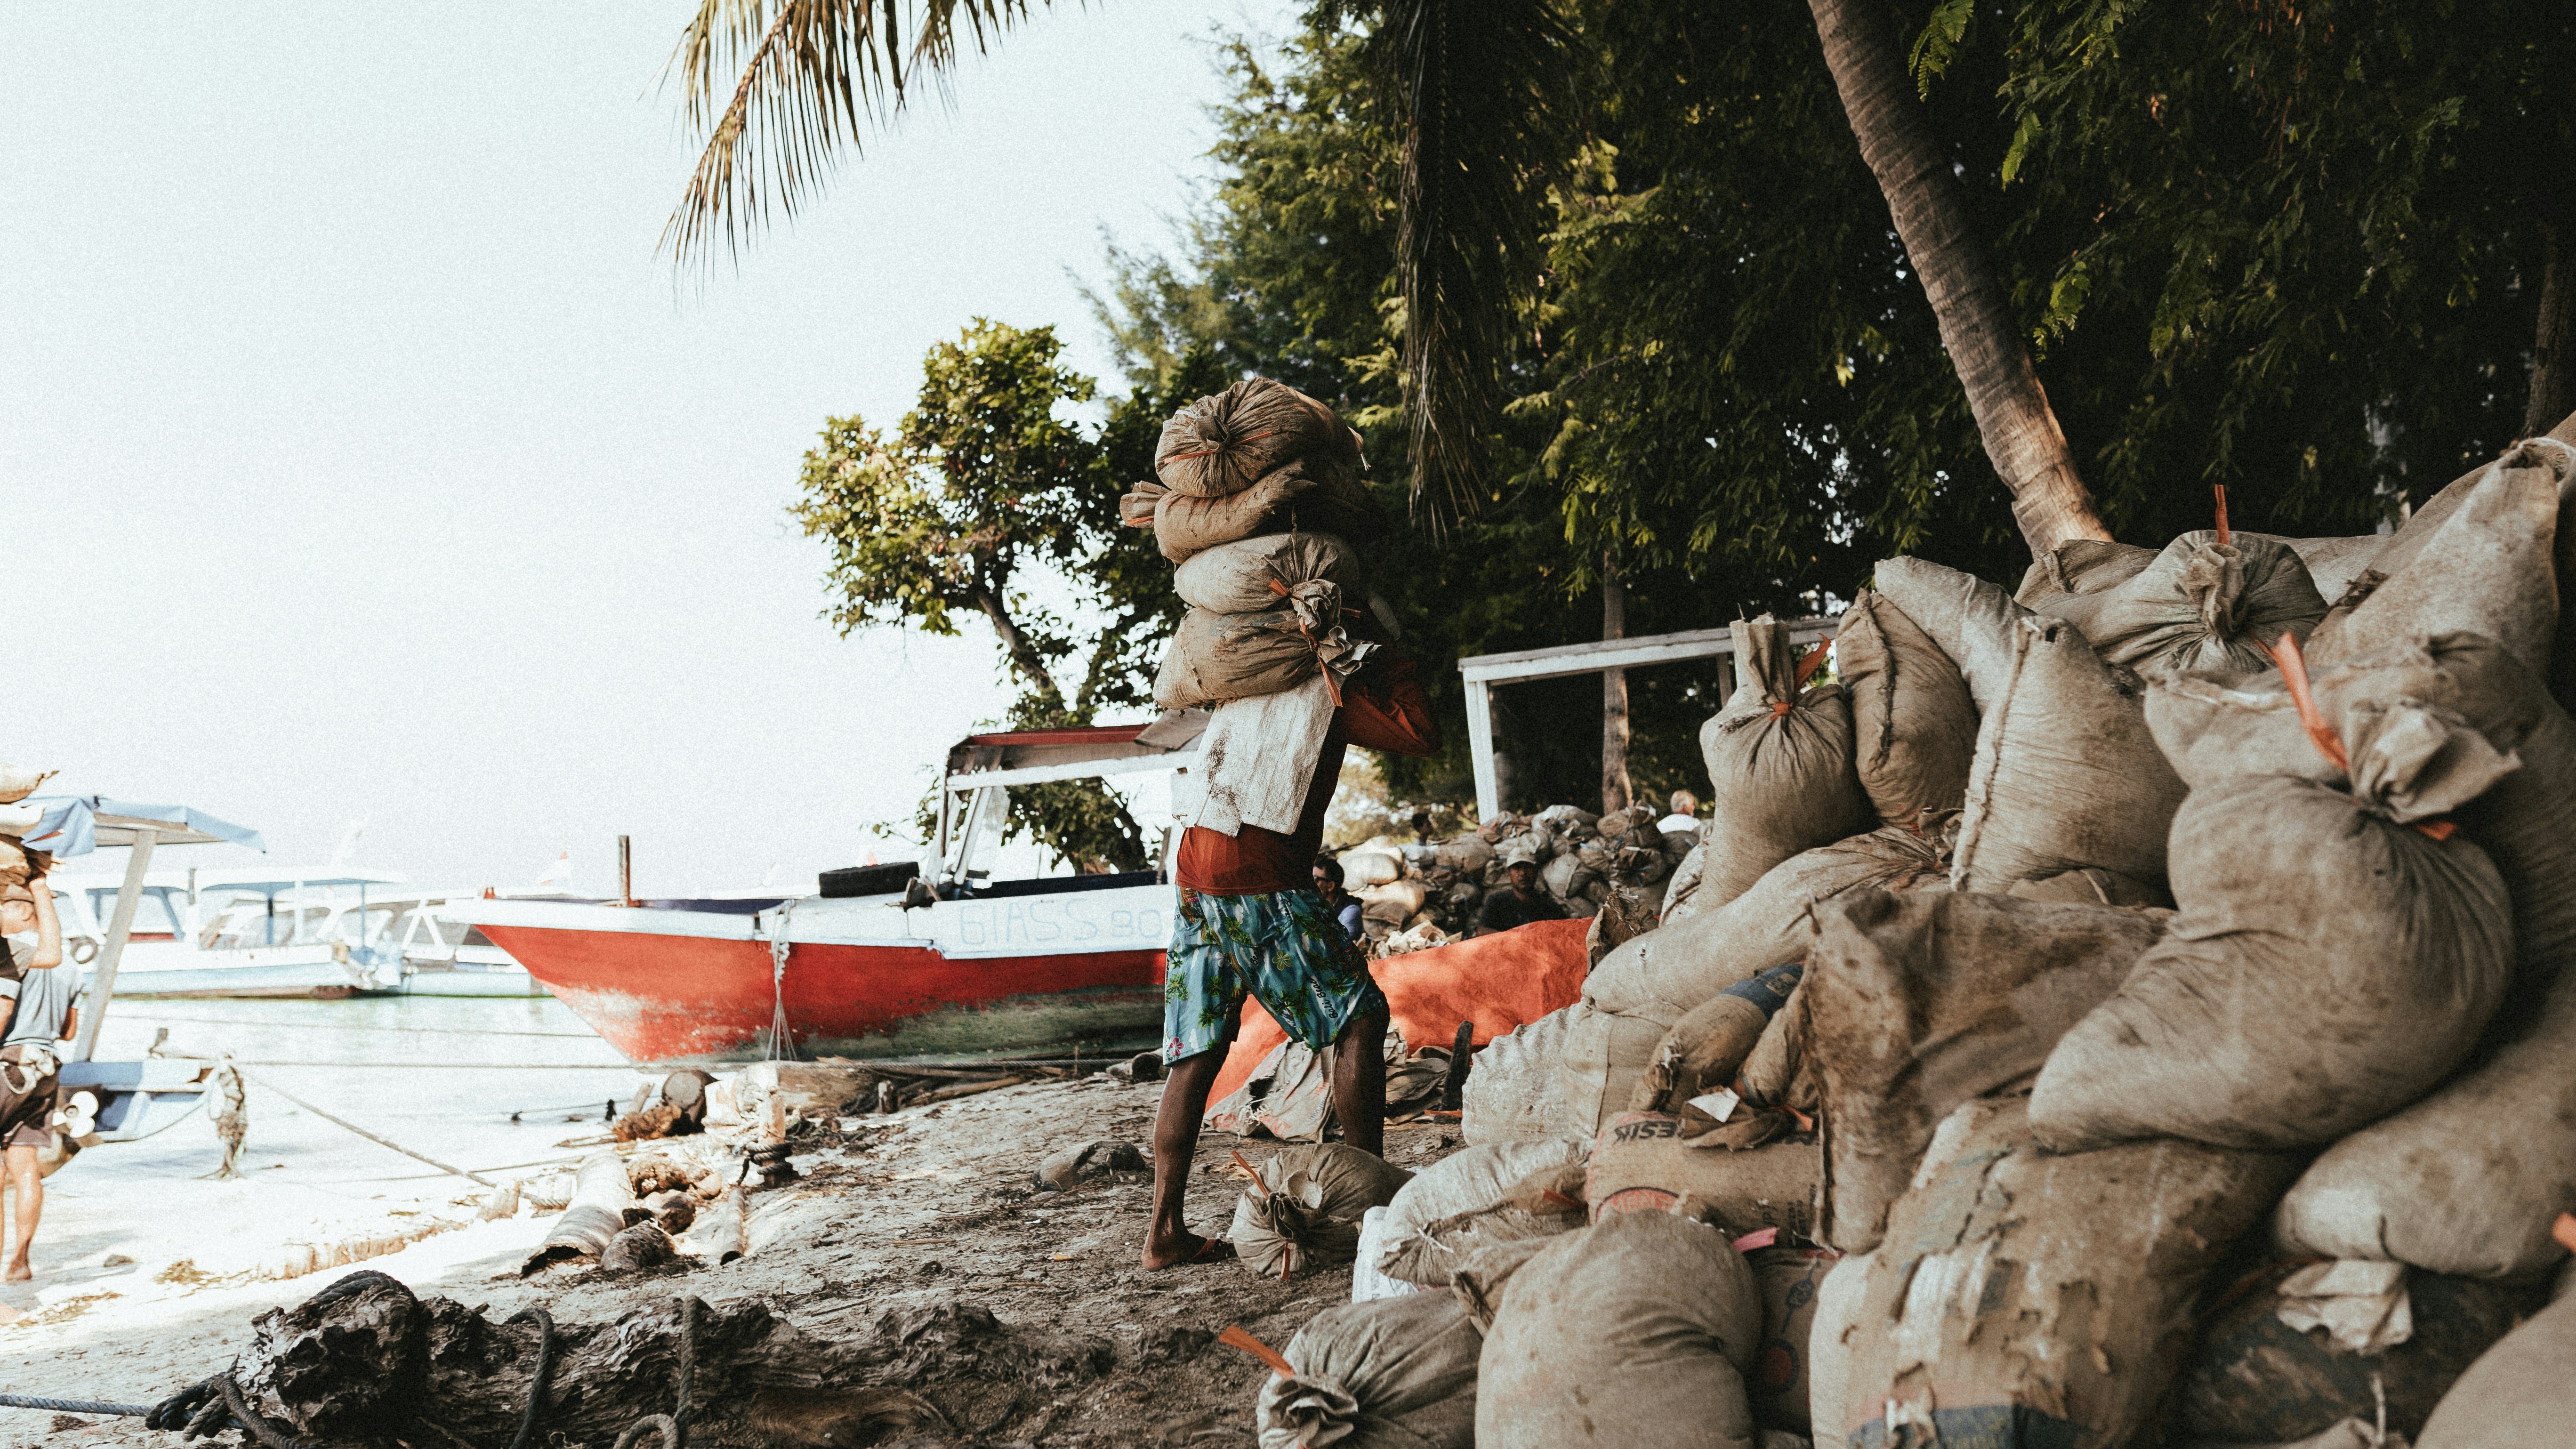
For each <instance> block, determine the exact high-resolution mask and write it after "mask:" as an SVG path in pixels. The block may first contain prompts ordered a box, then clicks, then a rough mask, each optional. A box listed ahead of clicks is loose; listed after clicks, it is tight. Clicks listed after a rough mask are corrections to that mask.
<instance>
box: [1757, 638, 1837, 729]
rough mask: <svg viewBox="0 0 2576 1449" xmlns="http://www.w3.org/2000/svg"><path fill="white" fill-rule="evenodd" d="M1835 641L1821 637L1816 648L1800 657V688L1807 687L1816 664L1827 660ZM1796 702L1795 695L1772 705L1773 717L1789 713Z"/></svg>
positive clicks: (1798, 684)
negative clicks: (1826, 652) (1826, 656)
mask: <svg viewBox="0 0 2576 1449" xmlns="http://www.w3.org/2000/svg"><path fill="white" fill-rule="evenodd" d="M1833 643H1834V641H1833V640H1831V639H1819V640H1817V641H1816V647H1815V648H1813V649H1810V650H1808V651H1807V652H1806V653H1805V654H1804V655H1803V656H1801V657H1800V658H1799V660H1798V683H1797V687H1798V688H1799V689H1805V688H1806V687H1807V681H1808V680H1809V679H1811V678H1813V677H1814V676H1815V673H1816V666H1818V665H1820V664H1822V663H1824V662H1825V651H1826V650H1827V649H1830V648H1832V647H1833ZM1795 703H1797V699H1796V697H1795V696H1792V697H1791V698H1788V699H1784V700H1780V701H1778V702H1777V703H1775V704H1773V705H1772V706H1771V717H1772V718H1773V719H1778V718H1779V717H1780V716H1782V715H1785V714H1787V713H1788V712H1789V706H1791V705H1793V704H1795Z"/></svg>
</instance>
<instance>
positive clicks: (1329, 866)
mask: <svg viewBox="0 0 2576 1449" xmlns="http://www.w3.org/2000/svg"><path fill="white" fill-rule="evenodd" d="M1315 869H1317V870H1320V871H1322V872H1323V873H1324V879H1326V880H1328V881H1331V882H1332V883H1333V884H1335V885H1340V884H1341V883H1342V863H1341V862H1340V861H1338V860H1335V859H1333V858H1332V857H1331V856H1329V855H1319V856H1316V857H1315Z"/></svg>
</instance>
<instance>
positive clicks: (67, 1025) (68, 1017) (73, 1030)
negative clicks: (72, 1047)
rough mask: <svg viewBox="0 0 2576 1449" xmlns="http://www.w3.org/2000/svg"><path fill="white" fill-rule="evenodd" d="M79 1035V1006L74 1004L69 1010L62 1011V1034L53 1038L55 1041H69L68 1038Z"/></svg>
mask: <svg viewBox="0 0 2576 1449" xmlns="http://www.w3.org/2000/svg"><path fill="white" fill-rule="evenodd" d="M79 1035H80V1008H79V1007H77V1006H75V1007H73V1008H72V1009H71V1010H69V1011H66V1012H64V1013H63V1034H62V1035H60V1036H58V1037H55V1038H54V1040H56V1041H70V1040H72V1039H73V1038H75V1037H77V1036H79Z"/></svg>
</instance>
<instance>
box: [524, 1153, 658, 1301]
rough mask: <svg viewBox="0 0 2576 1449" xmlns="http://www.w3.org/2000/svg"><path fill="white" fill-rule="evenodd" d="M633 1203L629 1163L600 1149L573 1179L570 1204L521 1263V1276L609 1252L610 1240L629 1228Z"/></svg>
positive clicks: (583, 1164)
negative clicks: (627, 1167)
mask: <svg viewBox="0 0 2576 1449" xmlns="http://www.w3.org/2000/svg"><path fill="white" fill-rule="evenodd" d="M634 1203H635V1192H634V1189H633V1188H631V1187H629V1186H628V1185H627V1180H626V1164H625V1163H623V1162H620V1161H618V1159H617V1154H615V1153H613V1152H601V1153H595V1154H593V1155H592V1156H590V1157H588V1158H585V1159H584V1160H583V1161H582V1164H581V1175H580V1176H579V1177H577V1178H576V1179H574V1181H573V1189H572V1202H571V1204H570V1205H569V1206H567V1207H566V1208H565V1209H564V1212H563V1216H562V1217H561V1218H559V1219H557V1220H556V1222H555V1226H554V1231H552V1232H550V1233H547V1234H546V1240H545V1241H544V1242H543V1243H540V1244H539V1245H538V1246H537V1250H536V1251H535V1252H533V1253H531V1254H529V1255H528V1260H527V1262H525V1263H523V1264H521V1265H520V1266H519V1275H520V1276H521V1277H526V1276H527V1275H528V1274H530V1273H533V1272H535V1271H537V1270H538V1269H539V1268H542V1267H544V1266H545V1265H547V1264H548V1263H552V1262H557V1261H559V1260H561V1259H564V1258H595V1257H597V1256H599V1255H600V1254H601V1253H604V1252H606V1251H608V1245H609V1243H610V1242H612V1241H614V1240H615V1239H616V1237H617V1235H618V1234H619V1233H622V1232H624V1231H626V1209H628V1208H629V1207H632V1206H633V1205H634Z"/></svg>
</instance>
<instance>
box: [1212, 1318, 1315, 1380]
mask: <svg viewBox="0 0 2576 1449" xmlns="http://www.w3.org/2000/svg"><path fill="white" fill-rule="evenodd" d="M1216 1341H1217V1342H1219V1343H1221V1344H1224V1345H1225V1346H1226V1347H1228V1348H1239V1349H1241V1350H1243V1351H1244V1352H1245V1353H1248V1354H1250V1355H1252V1356H1253V1357H1254V1358H1257V1359H1259V1360H1261V1361H1262V1363H1264V1364H1266V1365H1268V1366H1269V1369H1270V1371H1271V1372H1272V1373H1274V1374H1277V1375H1279V1377H1281V1378H1283V1379H1293V1378H1295V1377H1296V1376H1297V1371H1296V1370H1295V1369H1293V1368H1290V1367H1289V1366H1288V1358H1287V1355H1285V1354H1282V1353H1281V1352H1280V1351H1279V1350H1277V1349H1275V1348H1272V1347H1271V1346H1270V1345H1268V1344H1266V1343H1263V1342H1262V1341H1261V1340H1260V1339H1257V1338H1255V1337H1253V1336H1252V1335H1251V1334H1250V1333H1248V1332H1246V1331H1245V1329H1244V1327H1243V1325H1242V1324H1240V1323H1229V1324H1227V1325H1226V1326H1225V1332H1223V1333H1220V1334H1218V1335H1217V1336H1216Z"/></svg>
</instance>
